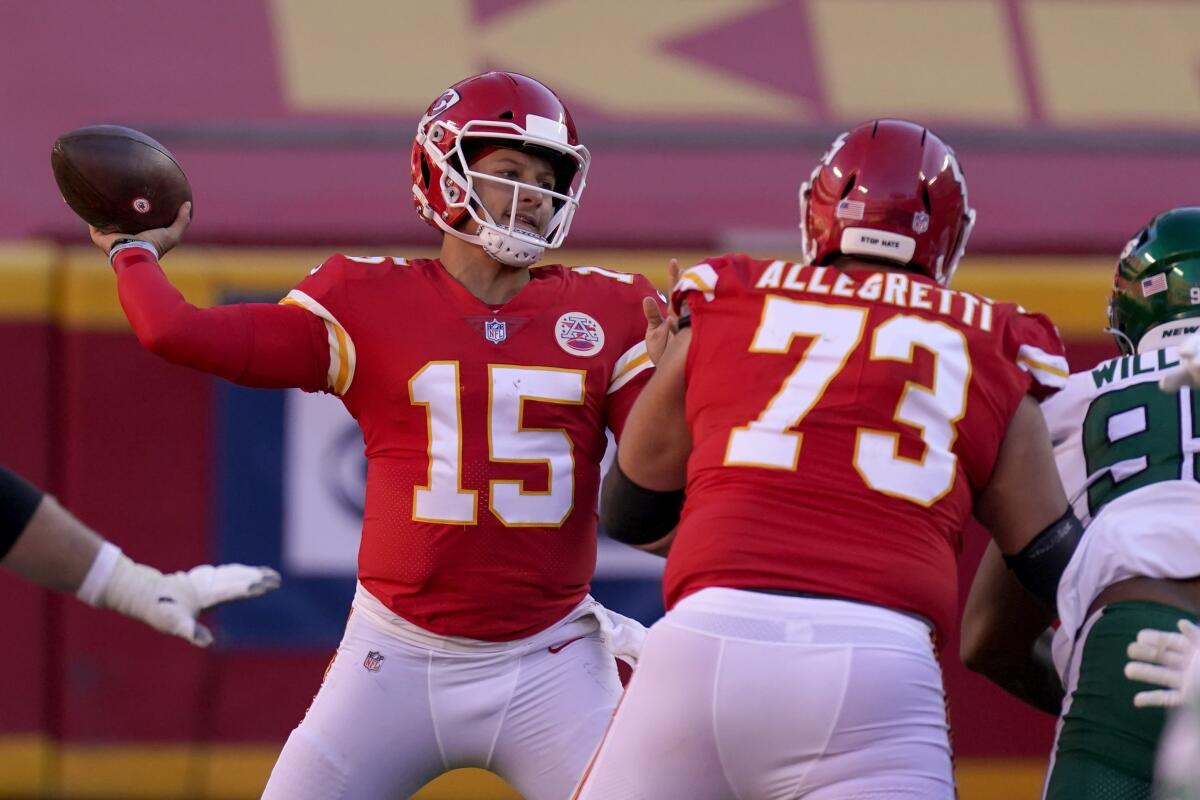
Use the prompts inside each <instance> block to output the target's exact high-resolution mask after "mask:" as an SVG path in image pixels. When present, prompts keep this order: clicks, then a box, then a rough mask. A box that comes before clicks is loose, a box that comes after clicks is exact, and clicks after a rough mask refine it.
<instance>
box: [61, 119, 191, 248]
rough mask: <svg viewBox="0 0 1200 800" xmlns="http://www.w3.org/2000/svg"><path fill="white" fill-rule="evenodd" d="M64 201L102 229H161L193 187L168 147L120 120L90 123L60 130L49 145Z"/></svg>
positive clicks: (128, 230)
mask: <svg viewBox="0 0 1200 800" xmlns="http://www.w3.org/2000/svg"><path fill="white" fill-rule="evenodd" d="M50 167H51V168H52V169H53V170H54V180H55V181H56V182H57V183H58V189H59V191H60V192H62V196H63V200H65V201H66V203H67V205H69V206H70V207H71V210H72V211H74V212H75V213H76V214H78V215H79V216H80V217H82V218H83V219H84V221H86V222H88V223H89V224H91V225H94V226H96V227H97V228H100V229H101V230H103V231H107V232H113V231H120V232H121V233H140V232H142V231H145V230H150V229H151V228H165V227H167V226H169V225H170V224H171V223H172V222H174V221H175V215H176V214H178V213H179V207H180V206H181V205H183V204H184V203H185V202H186V201H188V200H191V199H192V187H191V186H190V185H189V184H188V179H187V176H186V175H184V174H183V169H182V168H180V166H179V162H177V161H176V160H175V157H174V156H172V155H171V153H170V151H168V150H167V148H165V147H163V146H162V145H161V144H159V143H158V142H156V141H154V139H151V138H150V137H149V136H147V135H146V134H144V133H141V132H140V131H135V130H133V129H132V128H123V127H121V126H120V125H89V126H88V127H86V128H79V129H78V130H74V131H71V132H70V133H64V134H63V135H62V136H60V137H58V139H57V141H55V142H54V147H53V148H52V149H51V150H50Z"/></svg>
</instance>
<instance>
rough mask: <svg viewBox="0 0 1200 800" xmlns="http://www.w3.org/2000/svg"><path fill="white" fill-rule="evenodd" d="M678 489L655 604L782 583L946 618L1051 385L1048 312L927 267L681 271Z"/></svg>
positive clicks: (760, 265)
mask: <svg viewBox="0 0 1200 800" xmlns="http://www.w3.org/2000/svg"><path fill="white" fill-rule="evenodd" d="M672 302H673V303H675V304H676V305H677V307H678V306H680V305H681V304H685V303H686V305H687V310H688V312H689V313H690V315H691V318H692V327H693V333H692V341H691V345H690V348H689V351H688V356H687V368H686V382H687V395H686V397H687V399H686V406H687V422H688V427H689V429H690V431H691V433H692V440H693V449H692V454H691V457H690V459H689V461H688V479H687V500H686V502H685V505H684V509H683V516H682V520H681V522H680V525H679V529H678V533H677V535H676V538H675V541H674V544H673V545H672V548H671V555H670V558H669V559H668V563H667V571H666V577H665V587H664V589H665V593H666V601H667V606H668V607H671V606H673V605H674V604H675V603H676V602H677V601H678V600H679V599H680V598H682V597H684V596H685V595H687V594H689V593H691V592H694V591H697V590H699V589H703V588H705V587H708V586H724V587H731V588H760V589H785V590H792V591H801V592H812V593H816V594H823V595H833V596H838V597H845V598H849V599H854V600H861V601H865V602H869V603H874V604H877V605H881V606H886V607H889V608H895V609H900V610H903V611H907V612H912V613H916V614H919V615H921V616H923V617H925V618H927V619H929V620H930V621H931V622H932V623H933V624H934V625H935V627H936V628H938V629H940V630H946V629H947V627H948V626H949V625H950V624H951V622H952V620H953V618H954V613H955V610H956V608H957V570H956V558H957V555H958V553H959V551H960V550H961V536H962V530H963V528H964V525H965V523H966V521H967V518H968V517H969V516H970V515H971V512H972V506H973V498H974V496H975V494H976V492H978V491H979V490H980V489H981V488H982V487H983V486H984V485H986V483H987V481H988V479H989V477H990V475H991V472H992V467H993V465H994V462H995V459H996V455H997V452H998V450H999V447H1000V443H1001V441H1002V439H1003V437H1004V432H1005V429H1006V427H1007V425H1008V422H1009V419H1010V418H1011V417H1012V415H1013V413H1014V411H1015V410H1016V407H1017V404H1018V403H1019V402H1020V400H1021V397H1022V396H1023V395H1024V394H1025V393H1026V392H1033V393H1035V394H1037V395H1041V394H1044V393H1049V392H1051V391H1054V390H1057V389H1058V388H1059V387H1061V386H1063V385H1064V384H1065V382H1066V378H1067V374H1068V372H1067V364H1066V360H1065V359H1064V358H1063V346H1062V343H1061V341H1060V340H1059V337H1058V333H1057V331H1056V330H1055V328H1054V326H1053V325H1052V324H1051V323H1050V321H1049V320H1048V319H1046V318H1045V317H1043V316H1041V315H1037V314H1027V313H1025V312H1024V310H1023V309H1021V308H1019V307H1018V306H1016V305H1012V304H1008V303H994V302H992V301H991V300H989V299H987V298H984V297H979V296H977V295H973V294H970V293H967V292H959V291H952V290H950V289H943V288H941V287H939V286H938V285H937V284H936V283H934V282H933V281H931V280H929V279H927V278H924V277H923V276H918V275H913V274H909V273H904V272H884V271H875V270H871V269H850V270H845V271H842V270H837V269H833V268H828V267H807V266H801V265H797V264H789V263H786V262H783V261H758V260H753V259H750V258H747V257H745V256H726V257H722V258H717V259H712V260H710V261H708V262H705V263H702V264H698V265H696V266H694V267H692V268H691V269H689V270H687V271H686V272H685V273H684V274H683V276H682V277H681V279H680V282H679V285H678V286H677V287H676V289H675V292H674V295H673V297H672Z"/></svg>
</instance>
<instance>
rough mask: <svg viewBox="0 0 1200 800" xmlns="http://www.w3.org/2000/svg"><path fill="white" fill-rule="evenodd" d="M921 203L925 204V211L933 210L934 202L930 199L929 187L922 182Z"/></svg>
mask: <svg viewBox="0 0 1200 800" xmlns="http://www.w3.org/2000/svg"><path fill="white" fill-rule="evenodd" d="M921 204H922V205H923V206H925V213H926V214H928V213H930V212H931V211H933V202H932V201H931V200H930V199H929V187H928V186H926V185H924V184H921Z"/></svg>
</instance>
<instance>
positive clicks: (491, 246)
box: [479, 225, 546, 267]
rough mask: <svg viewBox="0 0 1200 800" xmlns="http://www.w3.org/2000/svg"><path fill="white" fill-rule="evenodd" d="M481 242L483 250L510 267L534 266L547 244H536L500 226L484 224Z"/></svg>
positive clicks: (480, 232) (480, 234)
mask: <svg viewBox="0 0 1200 800" xmlns="http://www.w3.org/2000/svg"><path fill="white" fill-rule="evenodd" d="M479 244H480V246H481V247H482V248H483V252H485V253H487V254H488V255H489V256H491V257H492V258H494V259H495V260H496V261H499V262H500V263H501V264H505V265H507V266H510V267H529V266H532V265H533V264H535V263H536V262H537V260H538V259H540V258H541V257H542V254H543V253H545V252H546V246H545V245H540V244H534V243H533V242H530V241H528V240H526V239H524V238H522V237H517V236H514V235H513V234H511V233H508V232H506V231H505V230H503V229H502V228H501V227H500V226H496V227H492V226H490V225H484V226H482V227H481V228H480V230H479Z"/></svg>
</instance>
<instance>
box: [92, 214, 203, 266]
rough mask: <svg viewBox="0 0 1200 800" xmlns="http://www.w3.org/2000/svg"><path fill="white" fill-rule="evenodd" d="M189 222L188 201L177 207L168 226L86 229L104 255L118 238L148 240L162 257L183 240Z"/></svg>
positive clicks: (190, 220) (190, 215) (190, 217)
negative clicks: (137, 230) (138, 230)
mask: <svg viewBox="0 0 1200 800" xmlns="http://www.w3.org/2000/svg"><path fill="white" fill-rule="evenodd" d="M191 223H192V204H191V203H190V202H188V203H184V204H183V205H181V206H180V207H179V213H178V214H176V215H175V221H174V222H172V223H171V227H169V228H154V229H153V230H148V231H142V232H141V233H120V232H112V233H109V232H105V231H102V230H100V229H99V228H96V227H94V226H92V225H89V226H88V231H89V232H90V233H91V235H92V241H93V242H94V243H95V245H96V247H99V248H100V249H101V250H103V251H104V254H105V255H108V251H109V250H111V249H112V246H113V242H115V241H117V240H118V239H137V240H138V241H142V242H149V243H150V244H152V245H154V249H155V250H157V251H158V257H159V258H162V257H163V256H164V255H166V254H167V252H168V251H170V250H171V249H173V248H174V247H175V246H176V245H178V244H179V243H180V242H181V241H183V232H184V231H186V230H187V228H188V225H190V224H191Z"/></svg>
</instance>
